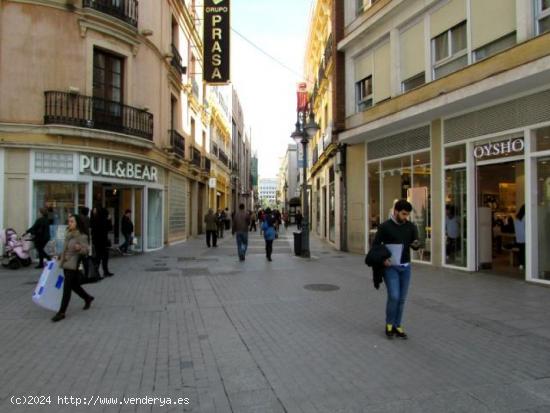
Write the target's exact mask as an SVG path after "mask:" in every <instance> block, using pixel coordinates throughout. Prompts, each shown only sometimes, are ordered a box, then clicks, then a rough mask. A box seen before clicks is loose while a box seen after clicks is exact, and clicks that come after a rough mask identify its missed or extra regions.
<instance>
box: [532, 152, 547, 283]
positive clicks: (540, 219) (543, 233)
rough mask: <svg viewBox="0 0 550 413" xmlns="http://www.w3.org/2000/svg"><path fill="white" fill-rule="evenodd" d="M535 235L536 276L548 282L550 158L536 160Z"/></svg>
mask: <svg viewBox="0 0 550 413" xmlns="http://www.w3.org/2000/svg"><path fill="white" fill-rule="evenodd" d="M534 215H535V221H536V223H535V226H534V228H535V233H536V237H537V240H538V242H537V248H538V250H537V251H536V255H537V256H538V260H537V261H538V262H536V265H537V270H536V272H535V273H536V274H537V275H538V278H539V279H544V280H550V254H548V251H550V232H549V231H548V228H550V157H545V158H541V159H538V160H537V204H536V211H534Z"/></svg>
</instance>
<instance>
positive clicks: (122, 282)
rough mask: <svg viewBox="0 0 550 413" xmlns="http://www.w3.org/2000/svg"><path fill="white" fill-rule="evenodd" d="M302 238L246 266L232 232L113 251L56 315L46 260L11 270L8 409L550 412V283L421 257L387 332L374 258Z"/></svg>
mask: <svg viewBox="0 0 550 413" xmlns="http://www.w3.org/2000/svg"><path fill="white" fill-rule="evenodd" d="M291 241H292V240H291V231H290V230H289V231H287V232H286V233H285V234H282V235H281V238H279V239H278V240H276V241H275V246H274V249H275V251H274V256H273V262H271V263H269V262H267V261H266V259H265V256H264V250H263V240H262V239H261V238H260V236H259V233H253V234H252V235H251V239H250V248H249V254H248V256H247V259H246V261H245V262H239V261H238V258H237V256H236V247H235V242H234V239H233V238H232V237H231V235H230V234H227V233H226V234H225V238H223V239H222V240H220V243H219V247H218V248H210V249H207V248H206V246H205V241H204V238H200V239H194V240H190V241H188V242H186V243H183V244H180V245H176V246H172V247H168V248H165V249H164V250H162V251H159V252H155V253H151V254H145V255H139V256H133V257H120V258H114V259H112V261H111V269H112V271H113V272H115V274H116V275H115V276H114V277H112V278H110V279H106V280H104V281H102V282H100V283H98V284H93V285H87V286H85V288H86V289H87V290H88V291H89V292H90V293H91V294H92V295H94V296H95V297H96V300H95V301H94V303H93V305H92V308H91V309H90V310H89V311H82V305H83V303H82V301H81V300H80V299H79V298H78V297H76V296H74V295H73V298H72V300H71V304H70V307H69V310H68V312H67V318H66V319H65V320H63V321H61V322H59V323H55V324H54V323H52V322H51V321H50V320H49V318H50V317H51V316H52V315H53V313H52V312H49V311H47V310H43V309H41V308H39V307H37V306H36V305H35V304H33V303H32V301H31V295H32V291H33V289H34V285H35V283H36V280H37V279H38V276H39V274H38V273H37V270H18V271H8V270H3V269H2V270H0V330H1V331H2V333H1V335H0V371H1V373H2V374H1V375H0V412H37V411H48V412H50V411H51V412H63V411H66V412H85V411H86V412H88V411H97V412H182V411H185V412H203V413H207V412H238V413H241V412H242V413H248V412H266V413H269V412H304V413H306V412H308V413H309V412H311V413H319V412H330V413H334V412H530V413H535V412H550V322H549V318H550V289H548V288H544V287H540V286H535V285H530V284H527V283H525V282H523V281H519V280H515V279H510V278H504V277H499V276H494V275H487V274H466V273H462V272H456V271H443V270H436V269H433V268H431V267H429V266H423V265H416V266H415V267H414V270H413V281H412V285H411V290H410V295H409V301H408V304H407V308H406V313H405V326H406V329H407V330H408V333H409V336H410V338H409V340H406V341H404V340H391V341H390V340H387V339H386V338H385V336H384V335H383V324H384V304H385V291H384V290H382V289H381V290H379V291H377V290H375V289H374V288H373V286H372V280H371V274H370V272H369V271H368V269H367V267H365V265H364V264H363V257H362V256H359V255H353V254H346V253H342V252H338V251H334V250H332V249H331V248H330V247H328V246H326V245H325V244H322V243H320V242H319V241H316V240H315V239H312V255H313V257H312V259H311V260H304V259H301V258H297V257H294V256H293V255H292V254H291ZM324 283H326V284H332V285H336V286H338V287H339V289H338V290H335V291H312V290H308V289H305V288H304V286H305V285H308V284H324ZM382 288H383V287H382ZM12 396H21V397H22V396H50V399H49V400H50V401H49V404H48V399H47V398H42V399H38V398H34V399H30V400H34V401H35V402H43V403H45V404H41V405H29V404H24V405H22V404H20V405H14V404H12V401H14V400H15V399H12ZM65 396H66V397H67V399H64V398H63V397H65ZM71 396H73V398H74V399H73V400H72V404H70V403H71V400H70V399H69V397H71ZM59 397H61V399H60V398H59ZM123 397H127V398H130V397H136V398H140V400H139V401H138V400H128V399H122V398H123ZM145 397H151V398H153V397H156V398H158V399H156V400H153V399H150V400H146V399H144V398H145ZM168 397H169V398H171V401H172V402H176V400H177V399H178V398H182V400H179V401H178V402H179V403H181V404H180V405H174V404H171V405H168V404H167V402H168V399H167V398H168ZM76 398H79V399H76ZM114 398H118V399H114ZM183 398H188V404H185V401H184V400H183ZM16 401H18V402H19V403H22V402H27V403H28V401H29V399H28V397H27V399H23V398H20V399H18V400H16ZM153 401H154V402H155V404H154V405H153V404H152V402H153ZM61 402H64V404H63V403H61ZM77 402H80V403H83V404H84V403H85V404H86V405H80V406H76V403H77ZM107 402H109V403H113V404H115V405H106V404H105V403H107ZM138 402H139V403H140V404H137V403H138ZM163 403H164V405H162V404H163ZM87 404H91V405H87Z"/></svg>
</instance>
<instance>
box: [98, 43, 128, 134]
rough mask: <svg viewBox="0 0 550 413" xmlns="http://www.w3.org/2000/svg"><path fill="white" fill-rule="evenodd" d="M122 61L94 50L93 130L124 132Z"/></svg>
mask: <svg viewBox="0 0 550 413" xmlns="http://www.w3.org/2000/svg"><path fill="white" fill-rule="evenodd" d="M123 70H124V60H123V59H122V58H121V57H118V56H116V55H113V54H111V53H108V52H106V51H104V50H101V49H94V80H93V87H94V99H93V120H94V124H95V128H97V129H108V130H114V131H118V132H124V128H123V105H122V93H123V90H122V85H123V84H124V82H123Z"/></svg>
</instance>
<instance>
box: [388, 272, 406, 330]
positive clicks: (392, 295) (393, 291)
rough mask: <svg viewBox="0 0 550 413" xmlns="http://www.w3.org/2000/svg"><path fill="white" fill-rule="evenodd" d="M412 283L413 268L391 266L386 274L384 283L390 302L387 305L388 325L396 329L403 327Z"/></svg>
mask: <svg viewBox="0 0 550 413" xmlns="http://www.w3.org/2000/svg"><path fill="white" fill-rule="evenodd" d="M410 281H411V266H410V265H409V266H407V267H402V266H395V265H394V266H391V267H388V268H386V270H385V272H384V283H385V284H386V289H387V290H388V302H387V303H386V324H391V325H393V326H394V327H399V326H400V325H401V320H402V318H403V308H404V307H405V300H406V299H407V292H408V290H409V283H410Z"/></svg>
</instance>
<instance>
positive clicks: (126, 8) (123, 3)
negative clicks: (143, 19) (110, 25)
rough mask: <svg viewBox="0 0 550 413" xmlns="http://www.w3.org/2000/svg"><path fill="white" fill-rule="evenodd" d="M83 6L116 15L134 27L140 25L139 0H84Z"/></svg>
mask: <svg viewBox="0 0 550 413" xmlns="http://www.w3.org/2000/svg"><path fill="white" fill-rule="evenodd" d="M82 7H89V8H91V9H94V10H97V11H100V12H102V13H105V14H108V15H110V16H113V17H116V18H117V19H119V20H122V21H124V22H126V23H128V24H130V25H132V26H134V27H137V25H138V8H139V1H138V0H82Z"/></svg>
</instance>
